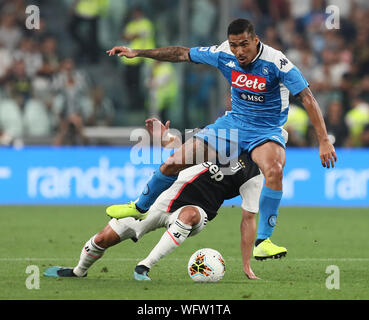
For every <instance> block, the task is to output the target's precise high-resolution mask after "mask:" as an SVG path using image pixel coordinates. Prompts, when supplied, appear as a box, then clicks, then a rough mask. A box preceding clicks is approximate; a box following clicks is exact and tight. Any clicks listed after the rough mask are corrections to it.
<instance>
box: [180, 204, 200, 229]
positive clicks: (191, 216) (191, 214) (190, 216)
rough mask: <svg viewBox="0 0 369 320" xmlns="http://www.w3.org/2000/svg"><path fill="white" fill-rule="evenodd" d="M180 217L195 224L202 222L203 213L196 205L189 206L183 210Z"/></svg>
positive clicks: (185, 221)
mask: <svg viewBox="0 0 369 320" xmlns="http://www.w3.org/2000/svg"><path fill="white" fill-rule="evenodd" d="M178 218H179V220H181V221H182V222H183V223H185V224H188V225H191V226H194V225H196V224H198V223H199V222H200V220H201V214H200V212H199V210H198V209H197V208H196V207H192V206H188V207H184V208H183V209H182V210H181V213H180V214H179V216H178Z"/></svg>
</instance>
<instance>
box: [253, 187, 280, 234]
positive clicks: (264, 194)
mask: <svg viewBox="0 0 369 320" xmlns="http://www.w3.org/2000/svg"><path fill="white" fill-rule="evenodd" d="M282 194H283V191H282V190H273V189H270V188H268V187H266V186H265V185H264V186H263V188H262V189H261V194H260V201H259V223H258V231H257V239H267V238H269V237H270V236H271V235H272V233H273V230H274V226H275V224H276V222H277V216H278V208H279V204H280V202H281V199H282Z"/></svg>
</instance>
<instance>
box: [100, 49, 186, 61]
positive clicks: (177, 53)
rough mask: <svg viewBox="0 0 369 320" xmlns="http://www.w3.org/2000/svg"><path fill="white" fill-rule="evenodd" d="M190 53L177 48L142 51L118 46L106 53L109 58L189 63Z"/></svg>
mask: <svg viewBox="0 0 369 320" xmlns="http://www.w3.org/2000/svg"><path fill="white" fill-rule="evenodd" d="M189 51H190V49H189V48H185V47H175V46H171V47H163V48H158V49H140V50H139V49H131V48H128V47H124V46H117V47H114V48H112V49H110V50H108V51H106V53H108V54H109V56H114V55H118V57H126V58H135V57H142V58H151V59H155V60H159V61H168V62H189V61H191V60H190V57H189Z"/></svg>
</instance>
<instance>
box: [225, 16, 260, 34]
mask: <svg viewBox="0 0 369 320" xmlns="http://www.w3.org/2000/svg"><path fill="white" fill-rule="evenodd" d="M244 32H247V33H248V34H249V35H251V36H252V37H255V36H256V33H255V28H254V25H253V24H252V23H251V22H250V21H249V20H247V19H236V20H233V21H232V22H231V23H230V24H229V26H228V30H227V35H228V36H229V35H230V34H241V33H244Z"/></svg>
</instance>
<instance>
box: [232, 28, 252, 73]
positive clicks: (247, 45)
mask: <svg viewBox="0 0 369 320" xmlns="http://www.w3.org/2000/svg"><path fill="white" fill-rule="evenodd" d="M228 42H229V47H230V49H231V51H232V53H233V54H234V55H235V56H236V58H237V60H238V62H239V64H240V65H241V67H246V66H247V65H248V64H249V63H250V62H251V61H252V60H253V59H254V58H255V57H256V55H257V53H258V47H257V45H258V43H259V38H258V37H257V36H254V37H253V36H251V35H250V34H249V33H247V32H244V33H240V34H230V35H229V36H228Z"/></svg>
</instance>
